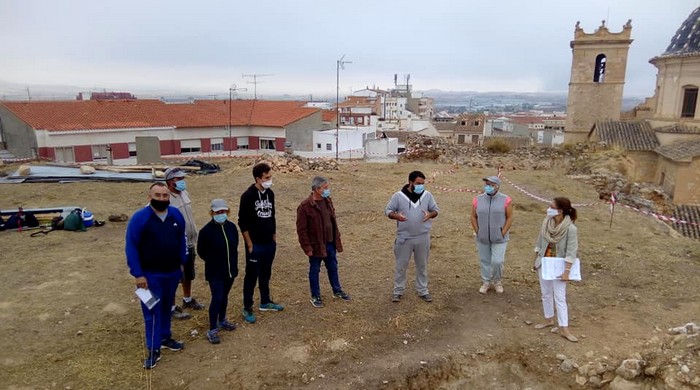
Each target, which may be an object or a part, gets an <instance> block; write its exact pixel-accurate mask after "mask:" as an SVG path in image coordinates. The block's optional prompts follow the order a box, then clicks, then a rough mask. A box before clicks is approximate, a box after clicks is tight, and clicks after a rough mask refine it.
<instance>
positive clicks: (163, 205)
mask: <svg viewBox="0 0 700 390" xmlns="http://www.w3.org/2000/svg"><path fill="white" fill-rule="evenodd" d="M169 205H170V201H169V200H156V199H151V206H152V207H153V208H154V209H156V210H158V211H165V209H167V208H168V206H169Z"/></svg>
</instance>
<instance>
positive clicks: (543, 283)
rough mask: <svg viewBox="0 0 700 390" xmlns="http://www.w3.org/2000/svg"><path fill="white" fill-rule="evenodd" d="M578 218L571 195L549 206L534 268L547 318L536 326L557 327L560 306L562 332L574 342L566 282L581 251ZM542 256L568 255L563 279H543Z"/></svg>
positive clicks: (565, 259) (536, 250)
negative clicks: (570, 328)
mask: <svg viewBox="0 0 700 390" xmlns="http://www.w3.org/2000/svg"><path fill="white" fill-rule="evenodd" d="M575 221H576V209H575V208H573V207H571V201H570V200H569V199H568V198H554V200H553V201H552V204H551V205H550V206H549V208H548V209H547V217H545V219H544V221H542V228H541V229H540V234H539V236H538V237H537V244H536V245H535V266H534V267H532V270H533V271H534V272H537V273H538V274H539V278H540V289H541V290H542V305H543V306H544V319H545V321H544V322H543V323H541V324H537V325H535V329H543V328H546V327H548V326H554V307H555V305H556V309H557V322H558V324H559V334H560V335H561V336H562V337H564V338H565V339H567V340H569V341H571V342H574V343H575V342H577V341H578V339H577V338H576V337H575V336H574V335H572V334H571V333H570V332H569V310H568V307H567V305H566V282H567V281H568V280H569V270H570V269H571V265H572V264H573V263H574V261H575V260H576V257H577V252H578V231H577V229H576V225H574V222H575ZM542 257H563V258H564V261H565V266H564V273H562V274H561V276H560V277H559V280H544V279H542V267H541V265H542Z"/></svg>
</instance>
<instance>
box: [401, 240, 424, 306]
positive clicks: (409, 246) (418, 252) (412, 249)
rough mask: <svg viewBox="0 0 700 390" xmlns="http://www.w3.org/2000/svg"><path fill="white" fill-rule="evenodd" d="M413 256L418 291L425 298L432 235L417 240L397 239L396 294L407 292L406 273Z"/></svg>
mask: <svg viewBox="0 0 700 390" xmlns="http://www.w3.org/2000/svg"><path fill="white" fill-rule="evenodd" d="M411 254H413V259H414V260H415V262H416V291H417V292H418V295H420V296H423V295H425V294H427V293H428V257H429V255H430V234H424V235H422V236H420V237H416V238H409V239H405V238H398V237H397V238H396V241H395V242H394V256H396V271H395V272H394V294H399V295H403V293H404V291H405V290H406V271H407V270H408V264H409V261H410V260H411Z"/></svg>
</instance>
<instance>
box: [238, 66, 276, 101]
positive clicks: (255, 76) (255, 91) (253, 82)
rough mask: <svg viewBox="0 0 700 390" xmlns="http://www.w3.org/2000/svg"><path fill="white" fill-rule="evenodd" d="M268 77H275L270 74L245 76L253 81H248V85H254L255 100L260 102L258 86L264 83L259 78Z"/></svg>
mask: <svg viewBox="0 0 700 390" xmlns="http://www.w3.org/2000/svg"><path fill="white" fill-rule="evenodd" d="M267 76H274V75H273V74H269V73H253V74H244V75H243V77H244V78H245V77H247V78H252V79H253V81H246V83H248V84H253V96H254V97H253V99H254V100H258V84H259V83H262V81H258V77H267Z"/></svg>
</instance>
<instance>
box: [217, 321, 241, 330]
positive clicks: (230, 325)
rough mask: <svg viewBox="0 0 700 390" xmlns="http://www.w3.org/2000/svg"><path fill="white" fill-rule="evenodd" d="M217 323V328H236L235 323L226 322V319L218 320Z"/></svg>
mask: <svg viewBox="0 0 700 390" xmlns="http://www.w3.org/2000/svg"><path fill="white" fill-rule="evenodd" d="M218 325H219V329H223V330H227V331H229V332H230V331H232V330H236V328H237V327H238V326H237V325H236V324H233V323H231V322H228V321H227V320H223V321H221V322H219V324H218Z"/></svg>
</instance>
